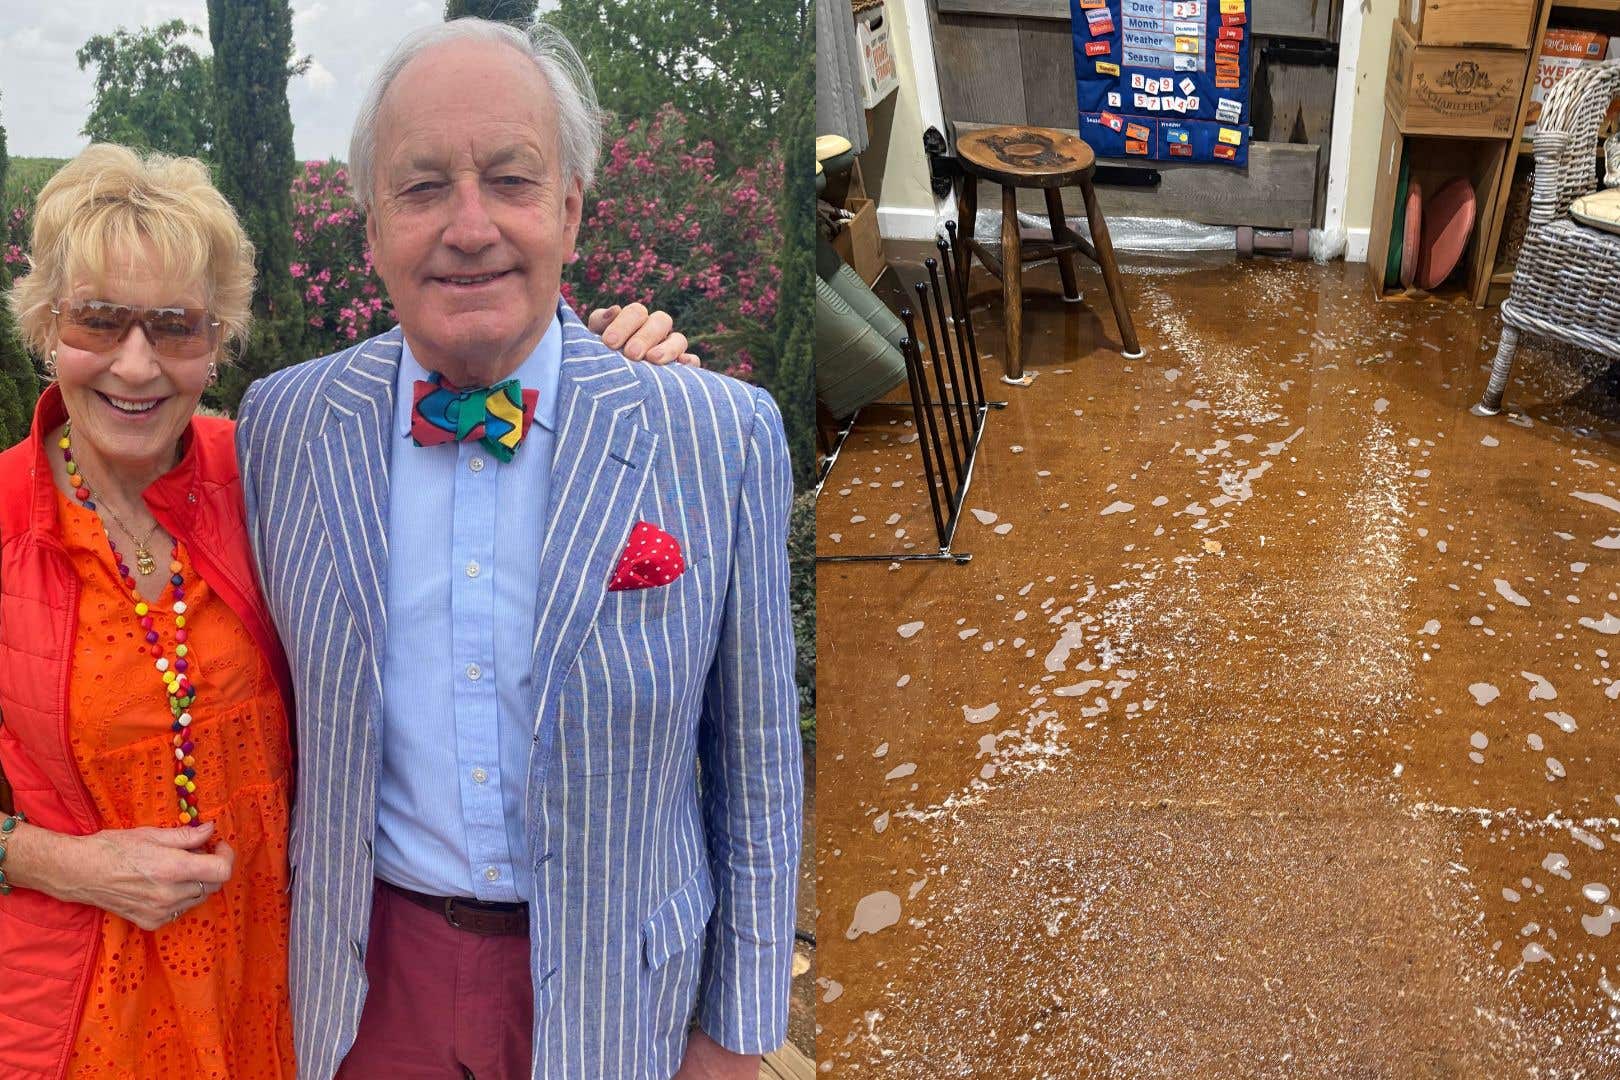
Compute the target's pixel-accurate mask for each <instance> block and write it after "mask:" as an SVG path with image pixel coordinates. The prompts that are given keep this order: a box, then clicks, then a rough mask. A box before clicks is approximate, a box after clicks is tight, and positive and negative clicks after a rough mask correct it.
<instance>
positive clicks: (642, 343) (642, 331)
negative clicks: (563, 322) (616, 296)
mask: <svg viewBox="0 0 1620 1080" xmlns="http://www.w3.org/2000/svg"><path fill="white" fill-rule="evenodd" d="M585 328H586V329H587V330H589V331H590V332H591V333H593V334H595V335H596V336H598V337H600V338H601V339H602V344H604V345H606V346H607V347H608V348H610V349H616V350H618V351H619V352H621V353H623V354H624V355H625V356H627V357H629V358H630V359H631V360H645V361H647V362H648V363H649V364H671V363H679V364H692V365H695V364H697V363H698V358H697V356H696V355H695V354H694V353H689V352H687V351H686V346H687V340H686V335H685V334H677V333H675V332H674V331H675V321H674V320H673V319H671V318H670V317H669V313H668V312H665V311H653V312H649V311H648V310H647V305H645V304H630V305H628V306H625V307H621V306H619V305H618V304H614V305H613V306H612V307H605V308H597V309H596V310H595V311H592V312H591V313H590V314H589V315H587V316H585Z"/></svg>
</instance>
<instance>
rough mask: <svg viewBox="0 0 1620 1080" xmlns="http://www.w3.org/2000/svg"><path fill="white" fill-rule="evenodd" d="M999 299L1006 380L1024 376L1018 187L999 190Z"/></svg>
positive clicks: (1022, 250)
mask: <svg viewBox="0 0 1620 1080" xmlns="http://www.w3.org/2000/svg"><path fill="white" fill-rule="evenodd" d="M1001 300H1002V307H1003V308H1005V309H1006V310H1005V321H1006V323H1007V359H1006V368H1007V376H1006V377H1007V379H1008V380H1010V381H1017V380H1019V379H1022V378H1023V377H1024V356H1023V344H1024V343H1023V333H1024V249H1023V242H1022V239H1021V238H1020V236H1019V235H1018V189H1017V188H1014V187H1007V186H1003V187H1002V189H1001Z"/></svg>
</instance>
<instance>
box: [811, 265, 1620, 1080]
mask: <svg viewBox="0 0 1620 1080" xmlns="http://www.w3.org/2000/svg"><path fill="white" fill-rule="evenodd" d="M912 270H913V268H904V267H903V268H902V271H903V273H910V272H912ZM1029 277H1030V278H1031V279H1033V281H1034V283H1035V284H1036V285H1037V286H1041V285H1044V286H1045V287H1046V288H1048V289H1051V290H1054V291H1055V290H1056V287H1057V280H1056V273H1055V271H1054V269H1053V268H1051V267H1049V266H1048V267H1044V268H1040V269H1037V270H1035V271H1033V272H1031V274H1030V275H1029ZM1125 280H1126V286H1127V289H1128V291H1129V294H1130V302H1131V305H1132V310H1133V312H1134V313H1135V316H1136V319H1137V326H1138V330H1139V332H1140V334H1141V336H1142V339H1143V342H1144V344H1145V346H1146V347H1147V349H1148V354H1147V357H1146V358H1145V359H1142V360H1136V361H1129V360H1124V359H1122V358H1121V357H1120V355H1119V352H1118V348H1119V346H1118V336H1117V332H1116V331H1115V329H1114V326H1113V321H1112V318H1111V317H1110V316H1109V315H1108V314H1107V306H1106V302H1105V300H1104V297H1103V293H1102V290H1101V282H1100V278H1099V277H1098V276H1097V275H1096V274H1095V273H1092V274H1090V275H1088V276H1086V277H1084V279H1083V286H1084V288H1085V290H1086V293H1085V295H1086V297H1087V298H1088V300H1089V305H1090V306H1069V305H1063V304H1061V303H1058V302H1056V301H1050V300H1040V299H1035V300H1032V301H1031V302H1030V303H1029V305H1028V307H1027V308H1026V318H1025V326H1026V342H1025V348H1026V367H1027V369H1028V370H1029V371H1031V372H1035V373H1037V375H1036V378H1035V380H1034V382H1033V383H1032V385H1030V386H1028V387H1011V386H1005V385H1003V384H1001V383H1000V382H999V380H995V379H992V383H993V385H994V388H995V393H996V395H998V396H1001V397H1005V398H1006V399H1007V400H1008V401H1009V402H1010V404H1009V407H1008V408H1007V409H1006V410H1004V411H1001V412H996V413H993V414H992V415H991V417H990V420H989V428H988V431H987V434H986V437H985V441H984V447H983V451H982V456H981V459H980V462H979V465H978V469H977V473H976V476H975V479H974V483H973V488H972V490H971V492H970V494H969V497H968V500H967V506H968V508H969V510H970V511H971V512H970V513H968V514H966V515H965V520H964V523H963V524H962V526H961V530H960V533H959V535H958V545H957V546H958V547H959V548H961V549H965V550H967V551H970V552H971V553H972V554H973V560H972V562H971V563H970V564H968V565H966V566H955V565H949V564H937V563H908V564H904V565H899V564H892V563H884V562H879V563H875V564H823V565H822V567H821V568H820V573H819V577H818V589H819V596H818V616H819V628H820V629H819V635H820V636H819V653H818V657H819V676H818V721H819V740H820V741H819V747H818V769H817V783H818V803H819V805H818V821H817V831H816V854H817V865H818V875H819V881H818V883H817V884H818V888H817V897H818V903H819V916H818V923H817V925H818V934H817V938H818V944H819V946H820V948H819V950H818V952H819V955H818V957H817V962H818V971H817V976H818V985H819V987H820V999H819V1004H818V1014H817V1022H818V1029H819V1030H818V1040H817V1048H818V1056H819V1059H820V1068H821V1070H822V1072H823V1073H827V1074H832V1075H840V1076H874V1077H875V1076H882V1077H896V1078H910V1077H918V1078H921V1077H929V1078H935V1077H985V1078H994V1077H1076V1076H1086V1077H1092V1076H1095V1077H1119V1078H1135V1077H1143V1078H1157V1077H1244V1078H1249V1077H1336V1078H1337V1077H1351V1078H1361V1077H1366V1078H1374V1077H1392V1078H1393V1077H1458V1078H1461V1077H1468V1078H1475V1077H1518V1076H1526V1077H1528V1076H1536V1077H1587V1078H1609V1077H1620V908H1617V907H1616V905H1617V903H1620V900H1616V899H1615V898H1614V897H1611V896H1610V895H1609V894H1610V893H1611V891H1613V892H1616V893H1620V754H1617V751H1620V725H1617V722H1616V720H1617V718H1620V670H1617V669H1616V666H1615V660H1616V656H1615V653H1616V650H1620V595H1617V590H1620V380H1617V379H1616V378H1615V375H1614V372H1613V371H1611V370H1610V369H1609V368H1608V366H1607V365H1605V364H1604V363H1603V362H1601V361H1599V360H1598V359H1596V358H1595V357H1592V356H1590V355H1585V354H1580V353H1577V352H1573V351H1570V350H1563V349H1558V348H1553V347H1545V346H1536V345H1534V344H1532V345H1530V346H1529V347H1527V348H1525V349H1524V350H1523V351H1522V352H1521V354H1520V358H1519V362H1518V366H1517V371H1516V378H1515V381H1514V383H1513V384H1512V385H1511V386H1510V388H1509V393H1508V402H1509V405H1510V408H1511V409H1512V410H1513V411H1512V413H1511V414H1504V415H1503V416H1500V417H1496V418H1493V419H1484V418H1479V417H1475V416H1472V415H1470V414H1469V412H1468V406H1469V405H1470V404H1472V403H1473V402H1474V401H1475V400H1476V399H1477V397H1478V395H1479V392H1480V390H1481V389H1482V387H1483V385H1484V382H1485V377H1486V369H1487V367H1488V364H1489V361H1490V358H1491V356H1492V354H1493V352H1494V347H1495V342H1496V338H1497V335H1498V333H1499V322H1498V320H1497V318H1496V316H1495V313H1494V312H1490V311H1487V312H1479V311H1475V310H1473V309H1471V308H1466V307H1461V306H1450V305H1440V304H1433V305H1422V304H1377V303H1375V302H1374V301H1373V300H1372V299H1371V297H1370V295H1369V294H1368V291H1367V288H1366V284H1365V278H1364V276H1363V273H1362V269H1361V268H1360V267H1346V266H1344V265H1342V264H1334V265H1328V266H1317V265H1314V264H1299V263H1286V262H1269V261H1258V262H1248V263H1235V262H1232V261H1231V260H1230V259H1228V258H1220V257H1208V258H1204V259H1202V260H1200V261H1199V262H1197V263H1187V262H1185V261H1183V262H1178V263H1163V262H1159V263H1155V262H1149V261H1141V260H1138V261H1135V262H1132V263H1130V264H1129V265H1128V266H1127V273H1126V276H1125ZM976 282H977V283H978V285H979V286H980V287H982V285H983V283H984V279H983V277H982V275H980V276H978V277H977V278H976ZM1098 311H1100V312H1101V313H1102V314H1101V316H1100V317H1099V316H1098V315H1097V314H1095V313H1094V312H1098ZM975 325H976V327H977V329H978V331H979V339H980V343H981V350H982V351H983V352H984V353H985V354H986V356H985V360H984V364H985V372H986V374H987V375H989V376H992V377H994V376H997V375H999V373H1000V367H999V362H1000V354H1001V351H1002V341H1001V330H1000V320H999V318H998V315H997V313H996V311H995V305H993V304H992V305H991V306H990V307H989V308H981V309H979V310H978V312H977V313H976V316H975ZM869 417H870V418H869V420H868V421H866V422H864V423H863V424H862V426H861V428H860V430H859V431H858V432H857V434H856V436H855V437H854V438H853V439H852V440H851V442H850V444H849V446H848V448H847V449H846V451H845V454H844V456H843V458H842V460H841V461H840V462H839V464H838V467H837V470H836V471H835V473H834V474H833V477H832V480H831V482H830V484H829V485H828V488H827V490H826V491H825V493H824V494H823V496H822V499H821V502H820V504H819V507H818V532H819V544H820V550H821V551H822V553H823V554H851V553H858V552H863V551H864V552H888V551H896V550H902V549H906V545H915V547H912V548H910V549H909V550H917V551H921V550H927V549H929V548H931V547H932V546H933V540H932V525H931V523H930V519H929V516H928V509H927V503H926V492H925V490H924V488H923V486H922V481H921V472H920V465H919V463H918V461H917V458H916V454H917V452H918V445H917V443H916V441H915V439H914V437H913V433H912V430H911V427H910V425H909V422H908V421H907V419H906V416H905V414H903V413H884V414H880V413H876V412H873V413H870V414H869ZM1008 526H1010V528H1009V527H1008ZM1611 928H1613V930H1612V932H1611Z"/></svg>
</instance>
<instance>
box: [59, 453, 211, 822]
mask: <svg viewBox="0 0 1620 1080" xmlns="http://www.w3.org/2000/svg"><path fill="white" fill-rule="evenodd" d="M57 445H58V446H60V447H61V448H62V460H63V461H64V462H66V466H67V474H68V479H69V480H70V481H72V483H73V496H74V498H76V499H78V500H79V503H80V504H81V505H82V506H83V507H84V508H85V509H86V510H91V511H94V510H95V508H96V504H95V498H96V494H95V492H94V491H92V490H91V489H90V481H88V480H87V479H85V476H84V474H83V473H82V472H80V471H79V466H78V463H77V462H75V461H74V460H73V424H72V423H71V422H69V423H68V424H67V426H66V427H64V428H63V429H62V437H61V438H60V439H59V440H57ZM102 532H103V533H106V536H107V546H108V547H109V548H111V549H112V556H113V562H115V563H116V564H117V565H118V577H119V579H120V580H121V581H122V582H123V584H124V588H126V589H128V590H129V597H130V600H131V601H132V602H133V603H134V605H135V618H136V619H137V620H138V621H139V622H140V627H141V645H140V648H141V651H142V652H144V653H147V654H149V655H150V656H152V657H153V660H154V666H155V667H156V668H157V670H158V674H159V675H161V676H162V678H163V686H164V689H165V690H166V691H167V693H168V696H169V714H170V715H171V716H173V717H174V723H173V724H172V725H171V726H170V730H171V731H173V732H174V762H175V764H174V786H175V790H176V794H177V795H178V796H179V800H180V810H179V815H178V818H177V820H178V823H179V824H181V825H197V824H199V821H198V813H197V761H196V758H195V757H194V756H193V751H194V750H195V749H196V748H195V746H194V744H193V743H192V741H191V732H190V730H189V729H190V727H191V706H192V703H193V702H195V701H196V700H197V688H196V687H195V686H193V685H192V682H191V678H190V676H189V675H188V674H187V672H188V670H189V669H190V667H191V660H190V656H189V654H190V652H191V647H190V646H189V645H188V644H186V580H185V577H184V576H183V575H182V574H181V570H182V565H181V562H180V544H179V541H176V542H175V545H174V549H173V552H172V553H171V554H170V556H169V573H170V575H172V576H171V577H170V578H169V587H170V591H171V595H172V596H173V598H174V608H173V610H174V626H175V631H174V659H173V660H172V661H171V660H170V659H169V658H168V657H167V656H165V655H164V654H163V646H162V645H161V644H160V643H159V642H158V632H157V630H156V629H155V628H154V625H153V621H152V609H151V606H150V605H149V604H147V602H146V601H145V600H143V599H141V595H140V593H139V592H137V591H136V589H135V579H134V578H132V577H130V576H129V566H128V564H127V563H125V562H124V556H123V555H122V554H120V553H119V551H118V542H117V541H116V540H114V539H113V536H112V533H111V532H109V531H108V530H107V529H106V528H105V527H103V529H102Z"/></svg>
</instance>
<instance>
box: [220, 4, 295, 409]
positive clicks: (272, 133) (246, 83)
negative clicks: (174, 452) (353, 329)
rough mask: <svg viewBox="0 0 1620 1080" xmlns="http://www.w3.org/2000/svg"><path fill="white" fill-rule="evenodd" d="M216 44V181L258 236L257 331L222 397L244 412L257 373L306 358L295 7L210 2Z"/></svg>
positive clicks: (228, 371)
mask: <svg viewBox="0 0 1620 1080" xmlns="http://www.w3.org/2000/svg"><path fill="white" fill-rule="evenodd" d="M208 37H209V40H210V41H212V42H213V45H214V107H215V110H216V112H215V116H214V131H215V134H216V138H215V149H214V157H215V173H216V175H215V180H216V182H217V183H218V184H219V189H220V190H221V191H222V192H224V193H225V197H226V198H227V199H229V200H230V202H231V205H232V206H234V207H235V208H236V212H237V214H238V215H239V216H240V217H241V219H242V225H243V227H244V228H245V229H246V230H247V234H248V236H249V238H251V239H252V241H253V246H254V249H255V261H256V269H257V272H258V284H257V287H256V289H255V291H254V294H253V317H254V330H253V333H252V335H251V338H250V339H249V341H247V342H246V343H245V345H244V347H243V349H242V352H241V356H240V358H239V360H238V362H237V363H236V364H234V365H231V366H228V367H225V368H224V369H223V370H222V374H221V380H220V386H219V387H218V392H217V402H218V404H220V405H222V406H223V407H224V408H226V409H227V410H230V411H232V412H234V411H235V409H236V406H237V403H238V402H240V401H241V399H242V393H243V391H245V390H246V389H247V387H248V384H249V383H251V382H252V381H253V380H254V379H256V378H259V377H260V376H262V375H265V374H268V373H269V372H271V371H274V370H275V369H277V368H279V367H283V366H285V365H287V364H294V363H297V362H299V361H301V360H304V359H306V357H305V356H304V355H303V348H304V310H303V300H302V298H301V296H300V294H299V291H298V289H297V287H296V286H295V285H294V284H293V278H292V275H291V274H290V273H289V272H288V266H289V265H290V264H291V263H292V262H293V261H294V259H295V253H296V252H295V249H294V247H293V237H292V215H293V204H292V182H293V177H294V176H295V175H296V173H297V167H298V163H297V161H296V160H295V158H294V156H293V126H292V110H291V109H290V107H289V106H288V104H287V80H288V78H289V77H290V76H291V75H293V74H295V73H297V71H299V70H301V68H295V67H293V66H292V11H291V9H290V7H289V5H288V2H287V0H208Z"/></svg>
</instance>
